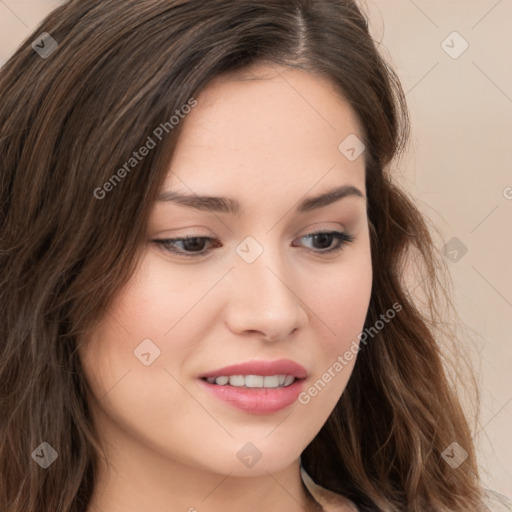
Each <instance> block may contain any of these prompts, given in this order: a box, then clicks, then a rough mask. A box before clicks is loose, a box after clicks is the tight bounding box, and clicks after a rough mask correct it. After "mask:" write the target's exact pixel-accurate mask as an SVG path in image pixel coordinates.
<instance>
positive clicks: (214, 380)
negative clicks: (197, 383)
mask: <svg viewBox="0 0 512 512" xmlns="http://www.w3.org/2000/svg"><path fill="white" fill-rule="evenodd" d="M201 380H203V381H205V382H208V383H209V384H214V385H217V386H233V387H236V388H259V389H262V388H263V389H278V388H286V387H288V386H291V385H292V384H293V383H294V382H295V381H297V380H304V379H303V378H302V379H301V378H298V377H295V376H294V375H283V374H277V375H220V376H218V377H202V378H201Z"/></svg>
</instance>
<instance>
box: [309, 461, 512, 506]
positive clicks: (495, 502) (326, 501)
mask: <svg viewBox="0 0 512 512" xmlns="http://www.w3.org/2000/svg"><path fill="white" fill-rule="evenodd" d="M300 473H301V476H302V481H303V482H304V485H305V486H306V487H307V488H308V490H309V492H310V493H311V495H312V496H313V498H315V500H316V501H317V502H318V503H319V504H320V505H321V506H322V507H323V509H324V511H325V512H358V508H357V507H356V506H355V505H354V503H352V501H350V500H349V499H347V498H344V497H343V496H340V495H339V494H336V493H334V492H332V491H329V490H328V489H325V488H324V487H321V486H320V485H318V484H317V483H315V482H314V481H313V479H312V478H311V477H310V476H309V475H308V474H307V473H306V470H305V469H304V468H303V467H302V465H301V467H300ZM483 491H484V503H485V505H486V506H487V509H488V510H487V511H482V512H512V500H511V499H510V498H508V497H507V496H505V495H503V494H500V493H498V492H496V491H492V490H491V489H485V488H484V490H483Z"/></svg>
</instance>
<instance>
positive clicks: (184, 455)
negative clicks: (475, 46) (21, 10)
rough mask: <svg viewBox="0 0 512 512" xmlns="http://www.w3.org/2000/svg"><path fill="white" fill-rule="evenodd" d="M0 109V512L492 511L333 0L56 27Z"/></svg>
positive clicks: (176, 0) (378, 132)
mask: <svg viewBox="0 0 512 512" xmlns="http://www.w3.org/2000/svg"><path fill="white" fill-rule="evenodd" d="M0 90H2V96H1V99H0V169H1V179H0V205H1V209H0V219H1V223H0V224H1V235H0V240H1V247H0V265H1V266H0V268H1V273H0V279H1V283H2V284H1V289H0V297H1V307H2V312H3V321H2V322H1V324H0V325H1V327H0V333H1V337H0V355H1V357H0V389H1V395H0V509H1V510H4V511H9V512H28V511H30V512H36V511H37V512H55V511H58V512H79V511H80V512H97V511H101V512H118V511H123V512H132V511H140V510H145V511H148V512H163V511H173V512H175V511H189V512H193V511H199V512H214V511H220V510H222V511H224V512H226V511H227V512H229V511H234V510H240V509H243V510H245V511H262V510H263V511H275V510H286V511H288V512H295V511H304V510H306V511H313V510H324V511H348V510H353V511H354V510H359V511H393V512H395V511H416V512H419V511H434V510H435V511H441V510H443V511H445V510H446V511H453V512H455V511H456V512H459V511H460V512H462V511H464V512H467V511H472V512H476V511H480V510H489V509H490V510H507V508H506V504H505V501H504V499H502V498H500V497H498V496H497V495H495V494H493V493H491V492H490V491H488V490H485V489H483V485H482V483H481V482H480V480H479V476H478V469H477V465H476V459H475V452H474V448H473V445H472V438H471V431H470V427H469V425H468V419H467V418H466V416H465V414H464V412H463V409H462V408H461V405H460V404H459V400H458V398H457V394H456V389H455V388H454V387H453V386H452V385H451V379H450V374H449V372H448V370H447V368H446V365H445V364H444V363H445V361H444V360H443V358H442V350H444V347H443V348H442V347H441V345H440V340H441V339H442V337H441V334H442V333H443V330H442V327H443V323H442V317H441V316H440V315H439V311H443V312H444V309H443V308H444V303H443V302H442V299H443V287H441V286H440V284H439V283H440V277H439V276H440V275H441V271H442V270H443V267H442V266H440V265H441V262H440V261H439V260H438V259H437V256H436V253H435V251H434V246H433V242H432V239H431V237H430V234H429V230H428V229H427V226H426V223H425V221H424V219H423V218H422V217H421V215H420V213H419V212H418V210H417V209H416V208H415V206H414V204H413V202H411V199H410V198H409V197H408V196H407V194H406V193H405V192H403V191H401V190H400V189H399V188H398V187H397V186H396V185H395V184H394V183H393V182H392V180H391V178H390V172H389V169H390V164H391V162H392V161H393V159H394V158H395V157H396V156H398V154H399V153H400V152H401V151H402V150H403V148H404V147H405V143H406V140H407V134H408V117H407V108H406V105H405V100H404V94H403V91H402V89H401V86H400V82H399V80H398V78H397V76H396V75H395V73H394V72H393V71H392V69H390V68H389V66H388V65H387V64H386V63H385V62H384V61H383V59H382V58H381V56H380V55H379V54H378V52H377V51H376V48H375V45H374V42H373V40H372V38H371V36H370V34H369V32H368V26H367V20H366V19H365V17H364V15H363V14H362V13H361V12H360V10H359V8H358V7H357V5H356V4H355V3H354V2H353V1H349V0H315V1H313V0H311V1H308V0H293V1H289V2H282V1H277V0H254V1H252V0H251V1H249V0H236V1H235V0H208V1H201V0H138V1H134V0H124V1H122V2H121V1H109V2H104V1H100V0H72V1H70V2H67V3H65V4H64V5H62V6H61V7H59V8H58V9H56V10H55V11H54V12H53V13H52V14H51V15H50V16H49V17H48V18H47V19H46V20H44V22H43V23H42V24H41V26H40V27H39V28H38V30H37V31H36V32H34V34H33V35H32V37H31V38H30V39H29V40H28V41H26V42H25V43H24V44H23V45H22V46H21V47H20V48H19V50H18V51H17V52H16V54H15V55H14V56H13V57H12V58H11V59H10V60H9V61H8V62H7V63H6V64H5V66H4V68H3V69H2V70H1V72H0ZM411 283H412V284H411ZM417 288H419V289H421V290H422V291H423V297H424V302H423V303H421V304H420V303H419V302H418V301H417V300H416V299H414V298H413V296H412V294H413V292H414V293H415V295H416V294H417V291H418V290H417ZM415 290H416V291H415Z"/></svg>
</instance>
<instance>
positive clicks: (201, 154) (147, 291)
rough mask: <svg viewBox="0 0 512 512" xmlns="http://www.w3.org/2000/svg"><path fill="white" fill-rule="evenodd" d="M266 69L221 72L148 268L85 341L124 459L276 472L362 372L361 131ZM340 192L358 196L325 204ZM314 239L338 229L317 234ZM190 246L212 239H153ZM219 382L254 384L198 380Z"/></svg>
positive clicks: (158, 208) (161, 208)
mask: <svg viewBox="0 0 512 512" xmlns="http://www.w3.org/2000/svg"><path fill="white" fill-rule="evenodd" d="M274 70H278V71H279V73H276V72H275V71H274ZM254 72H255V73H258V77H259V78H258V79H257V80H240V79H237V78H236V77H234V76H231V77H224V78H217V79H216V80H215V81H214V82H212V83H211V84H210V85H209V87H208V88H207V89H205V90H204V91H203V92H202V93H201V94H200V95H199V96H198V97H197V98H196V99H197V102H198V104H197V106H196V107H195V108H193V109H192V110H191V112H190V113H189V114H188V115H187V116H186V118H185V119H183V120H181V121H180V122H182V123H185V124H184V125H183V127H182V128H183V132H182V136H181V137H180V140H179V144H178V147H177V150H176V153H175V156H174V159H173V161H172V163H171V166H170V170H169V174H168V177H167V180H166V182H165V186H164V187H163V188H162V193H167V195H166V196H164V197H163V198H162V200H160V201H158V202H157V203H156V204H155V205H154V209H153V211H152V215H151V218H150V221H149V226H148V232H147V246H146V248H145V252H144V256H143V258H142V259H141V261H140V265H139V267H138V269H137V271H136V272H135V274H134V275H133V276H132V278H131V280H130V282H129V283H128V285H127V286H125V287H124V288H123V289H122V291H121V292H120V293H119V295H118V296H117V298H116V300H115V302H114V303H113V304H112V305H111V308H110V309H109V311H108V312H106V314H105V315H104V318H103V319H102V321H101V322H100V324H99V325H98V327H97V328H96V329H95V330H94V332H91V333H90V335H89V336H88V337H87V338H86V340H85V341H86V343H84V344H83V345H82V346H81V347H80V353H81V357H82V361H83V364H84V369H85V372H86V377H87V379H88V381H89V382H90V384H91V387H92V390H93V393H94V395H95V397H96V398H97V399H98V400H99V406H95V407H94V408H93V413H94V418H95V421H96V423H97V426H98V428H99V431H100V433H102V435H103V438H104V439H105V440H107V442H108V443H111V445H112V446H114V447H115V449H113V451H112V453H114V451H115V452H116V453H118V454H120V453H129V454H132V456H133V455H134V454H135V453H138V454H145V455H146V456H151V454H153V455H155V457H156V456H157V455H158V457H159V458H160V460H167V461H169V462H172V463H173V464H178V465H187V466H188V467H189V468H190V467H195V468H197V469H202V470H207V471H211V472H215V473H222V474H228V473H231V474H232V475H233V476H236V475H240V476H249V475H260V474H264V473H266V472H275V471H278V470H280V469H283V468H285V467H286V466H288V465H290V464H291V463H292V462H294V461H296V460H297V459H298V457H299V456H300V454H301V452H302V451H303V450H304V448H305V447H306V446H307V445H308V443H309V442H310V441H311V440H312V439H313V437H314V436H315V435H316V434H317V432H318V431H319V430H320V428H321V427H322V425H323V424H324V423H325V421H326V420H327V418H328V416H329V414H330V413H331V411H332V409H333V408H334V406H335V404H336V402H337V401H338V399H339V398H340V396H341V394H342V393H343V390H344V389H345V386H346V384H347V381H348V379H349V376H350V374H351V371H352V369H353V366H354V363H355V357H354V358H352V359H350V358H347V357H345V353H346V352H347V351H351V353H356V352H357V346H358V345H357V344H358V334H359V333H360V332H361V331H362V329H363V326H364V320H365V317H366V313H367V309H368V305H369V300H370V292H371V286H372V279H371V275H372V271H371V257H370V243H369V231H368V219H367V215H366V189H365V170H364V157H365V154H364V152H363V153H362V154H361V155H360V156H359V157H357V156H358V153H359V152H360V151H361V149H362V148H361V147H360V146H359V145H358V144H360V143H359V142H358V139H362V138H363V137H362V133H361V131H360V128H359V125H358V121H357V119H356V117H355V114H354V112H353V111H352V110H351V108H350V107H349V106H348V104H347V103H346V102H345V101H343V100H342V99H341V98H340V97H339V95H337V93H336V92H335V90H334V89H333V87H332V86H331V85H330V83H329V82H327V81H324V80H323V79H321V78H319V77H318V76H316V75H312V74H308V73H306V72H304V71H300V70H294V69H291V68H284V67H282V68H277V67H274V68H268V67H259V68H254ZM259 72H262V73H263V72H264V73H265V75H264V76H262V75H260V74H259ZM162 121H165V120H162ZM347 137H349V138H348V139H347ZM356 137H357V138H358V139H357V138H356ZM346 139H347V140H346ZM340 145H341V146H340ZM356 157H357V158H356ZM125 179H130V178H129V176H128V177H126V178H125ZM340 187H353V188H350V189H346V190H348V193H347V194H346V195H344V196H343V194H341V195H339V197H338V199H337V200H332V198H331V200H324V201H321V200H320V201H317V202H311V198H315V197H318V196H320V195H322V194H325V193H327V192H330V191H333V190H334V189H338V188H340ZM355 189H357V190H359V191H360V193H361V195H358V194H357V192H356V191H355ZM170 193H172V194H175V195H185V196H192V197H193V198H195V199H196V200H195V201H194V204H191V203H190V202H189V201H188V200H187V201H185V200H180V201H178V200H176V199H175V200H171V197H170V196H171V194H170ZM196 196H201V197H203V196H210V197H221V198H229V200H230V202H231V201H236V202H237V204H238V206H239V208H240V211H239V212H236V213H233V212H230V211H228V210H227V209H221V208H219V205H224V206H225V205H226V204H227V203H226V202H220V201H210V202H209V203H207V205H206V206H204V204H203V203H202V202H200V201H199V200H198V198H197V197H196ZM185 203H186V204H185ZM201 204H203V206H201ZM301 205H302V207H301ZM317 232H321V233H326V234H324V235H317V236H308V235H311V234H313V233H317ZM333 232H336V233H345V234H346V235H348V236H349V237H353V240H352V241H346V238H344V237H343V235H330V234H329V233H333ZM182 237H197V239H195V240H189V241H188V242H186V241H174V242H172V243H170V242H169V243H168V244H167V245H162V244H158V243H156V242H154V240H157V239H158V240H169V239H177V238H182ZM202 237H207V239H206V240H205V239H203V238H202ZM209 239H211V240H209ZM339 247H341V250H339V251H336V250H333V251H331V252H328V251H329V249H336V248H339ZM172 249H174V251H176V252H171V251H172ZM186 254H188V255H189V256H187V255H186ZM283 360H289V361H292V362H294V363H296V365H300V367H302V368H303V369H304V371H305V374H303V375H302V376H301V375H300V372H297V371H296V370H297V368H296V367H294V366H293V365H289V366H279V364H277V366H270V367H261V366H260V367H257V366H256V367H253V368H251V367H248V368H241V369H240V368H239V369H234V370H233V371H231V372H230V371H228V370H222V371H218V370H219V369H221V368H223V367H226V366H231V365H239V364H242V363H246V362H252V363H254V362H256V363H257V362H275V361H281V362H282V361H283ZM341 361H343V362H341ZM212 372H213V374H214V375H215V376H218V377H222V376H224V377H229V376H230V374H231V373H232V374H234V375H242V376H243V375H256V377H255V378H253V377H250V378H248V379H244V378H243V377H242V378H240V377H232V378H231V379H230V380H228V384H227V385H222V383H223V382H225V381H226V380H227V379H219V384H210V383H208V382H207V381H206V380H205V379H202V378H201V377H202V376H204V375H205V374H210V375H211V374H212ZM272 375H290V378H288V379H287V380H286V381H285V383H286V384H287V383H288V382H289V381H290V380H291V377H292V376H293V375H295V376H296V377H303V378H302V379H300V380H299V379H296V380H295V381H294V383H293V384H291V385H290V387H288V386H284V387H280V388H273V389H268V388H267V389H264V388H262V386H270V387H271V386H276V385H282V381H283V378H282V377H281V378H279V377H277V378H272V377H271V376H272ZM258 376H260V377H259V378H258ZM264 376H267V377H268V378H267V379H263V378H262V377H264ZM230 382H231V383H232V384H233V385H232V384H230ZM315 383H316V386H315ZM240 385H241V386H244V387H240ZM245 386H249V387H245ZM250 386H254V387H250ZM162 456H163V457H164V459H162Z"/></svg>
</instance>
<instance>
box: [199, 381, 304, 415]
mask: <svg viewBox="0 0 512 512" xmlns="http://www.w3.org/2000/svg"><path fill="white" fill-rule="evenodd" d="M199 382H200V383H201V385H202V386H204V387H205V389H206V390H207V391H208V392H209V393H211V394H212V395H214V396H215V397H217V398H219V399H220V400H223V401H224V402H226V403H228V404H229V405H232V406H234V407H237V408H238V409H241V410H243V411H245V412H247V413H250V414H271V413H273V412H278V411H281V410H282V409H284V408H286V407H288V406H290V405H291V404H293V402H295V401H296V400H297V397H298V396H299V394H300V392H301V391H302V389H303V387H304V379H297V380H295V381H294V382H293V383H292V384H290V385H289V386H286V387H282V388H241V387H236V386H230V385H229V384H227V385H225V386H219V385H217V384H210V383H209V382H207V381H204V380H202V379H199Z"/></svg>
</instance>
